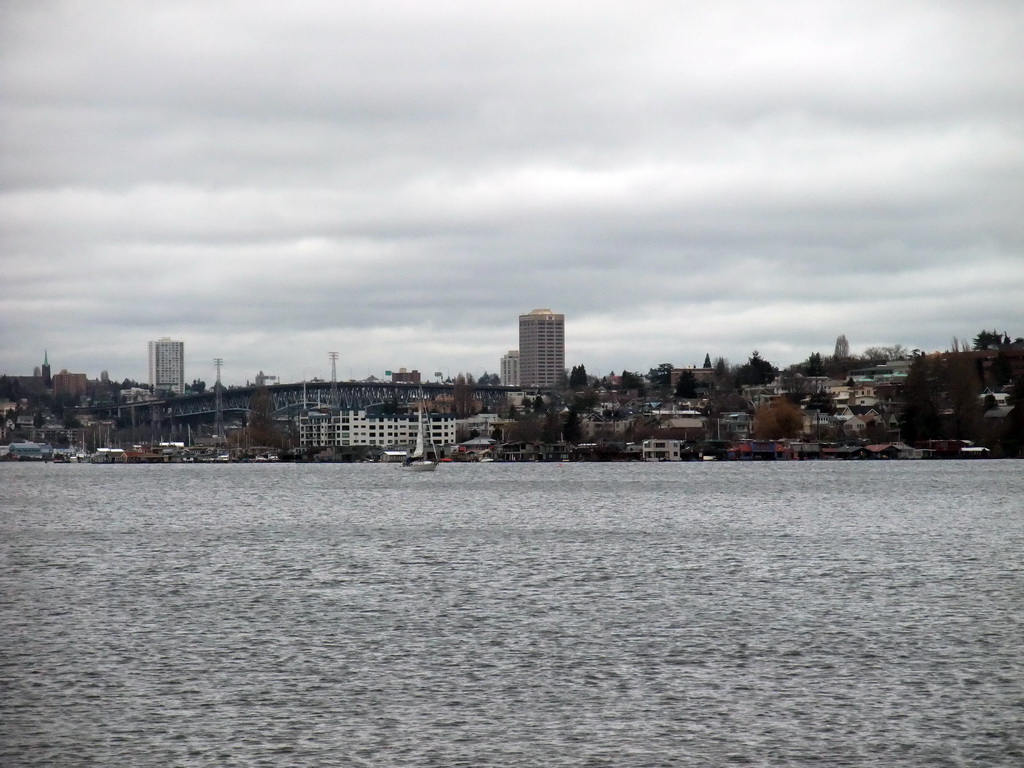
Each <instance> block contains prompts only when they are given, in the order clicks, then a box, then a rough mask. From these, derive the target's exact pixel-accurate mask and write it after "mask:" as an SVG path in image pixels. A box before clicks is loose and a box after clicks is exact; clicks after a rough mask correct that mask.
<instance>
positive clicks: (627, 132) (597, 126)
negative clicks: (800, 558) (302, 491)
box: [0, 0, 1024, 384]
mask: <svg viewBox="0 0 1024 768" xmlns="http://www.w3.org/2000/svg"><path fill="white" fill-rule="evenodd" d="M1022 51H1024V3H1020V2H1015V1H1013V0H1007V1H1006V2H985V1H984V0H971V1H970V2H967V1H965V2H942V0H929V1H927V2H912V1H905V2H898V3H894V2H891V0H885V1H882V2H872V1H871V0H868V1H865V0H857V2H841V1H839V2H836V1H833V2H827V3H822V2H817V1H814V2H810V1H808V2H801V1H800V0H790V2H786V3H779V2H719V3H711V2H679V1H676V2H646V1H644V0H640V1H638V0H631V1H630V2H618V3H611V2H596V1H595V0H587V2H582V1H581V2H576V1H575V0H572V1H566V0H558V1H557V2H551V0H546V1H545V2H532V1H530V0H526V1H524V0H516V1H515V2H447V1H445V0H430V1H429V2H423V1H422V0H415V1H409V2H387V1H386V0H383V1H382V0H378V1H377V2H373V3H363V2H360V3H356V2H350V1H349V2H346V1H344V0H340V1H339V0H324V2H303V1H301V0H299V1H297V2H290V3H279V2H257V1H255V0H245V2H210V0H196V1H195V2H175V1H174V0H161V2H153V3H138V2H127V1H126V2H111V1H110V0H91V1H90V2H81V0H76V1H75V2H50V1H48V0H5V2H3V3H2V4H0V74H2V92H0V98H2V104H0V142H2V146H0V185H2V187H0V194H2V202H0V249H2V250H0V254H2V265H0V266H2V279H0V323H2V333H0V372H2V373H13V374H30V373H31V372H32V369H33V367H34V366H37V365H39V364H40V363H41V362H42V357H43V353H44V350H46V351H48V354H49V360H50V363H51V365H52V367H53V368H54V370H55V371H56V370H59V369H61V368H67V369H68V370H71V371H74V372H84V373H87V374H88V375H89V376H90V377H95V376H98V375H99V373H100V371H101V370H108V371H109V372H110V375H111V376H112V377H115V378H117V379H121V378H125V377H130V378H134V379H138V380H140V381H144V380H145V379H146V377H147V368H146V359H147V358H146V355H147V342H148V341H149V340H152V339H158V338H161V337H164V336H170V337H172V338H174V339H178V340H182V341H184V342H185V352H186V371H185V374H186V378H188V379H189V380H191V379H193V378H201V379H204V380H206V381H207V382H210V381H212V379H213V377H214V365H213V358H214V357H221V358H223V359H224V361H225V362H224V369H223V379H224V381H225V383H228V384H233V383H244V382H245V381H246V380H247V379H252V378H253V377H254V376H255V374H256V373H257V371H259V370H261V369H262V370H263V371H265V372H266V373H269V374H276V375H278V376H280V377H281V379H282V380H286V381H287V380H291V381H298V380H301V379H302V378H311V377H315V376H319V377H322V378H329V377H330V361H329V355H328V353H329V352H330V351H336V352H338V353H339V359H338V377H339V378H340V379H348V378H364V377H366V376H367V375H369V374H375V375H377V376H382V375H383V372H384V371H385V370H397V369H398V368H399V367H406V368H409V369H414V368H415V369H419V370H420V371H422V372H424V373H433V372H434V371H443V372H445V374H446V375H452V376H454V375H455V374H456V373H457V372H459V371H467V372H470V373H473V374H474V375H479V374H481V373H483V372H484V371H489V372H495V371H497V370H498V367H499V360H500V358H501V356H502V355H503V354H504V353H505V352H506V351H507V350H509V349H514V348H515V347H517V346H518V320H517V318H518V315H519V314H521V313H525V312H529V311H530V310H532V309H535V308H541V307H543V308H550V309H552V310H554V311H555V312H561V313H564V314H565V316H566V364H567V365H569V366H572V365H577V364H583V365H585V366H586V367H587V370H588V372H590V373H592V374H599V375H601V374H605V373H608V372H610V371H613V370H614V371H616V372H620V371H621V370H623V369H628V370H640V371H646V370H647V369H649V368H651V367H653V366H656V365H658V364H659V363H662V362H671V363H674V364H676V365H691V364H697V365H700V364H701V363H702V362H703V360H704V355H705V353H710V354H711V356H712V358H715V357H717V356H720V355H721V356H724V357H726V358H728V359H729V360H730V361H732V362H742V361H745V360H746V359H747V357H748V356H749V355H750V353H751V352H752V351H753V350H755V349H757V350H759V351H760V352H761V354H762V355H763V356H764V357H766V358H768V359H769V360H771V361H773V362H775V363H776V364H778V365H787V364H789V363H794V362H799V361H801V360H803V359H805V358H806V357H807V356H808V355H809V354H810V353H811V352H815V351H818V352H822V353H825V354H831V352H832V349H833V346H834V344H835V340H836V337H837V336H838V335H839V334H845V335H846V336H847V337H848V339H849V341H850V346H851V350H852V351H853V352H859V351H861V350H863V348H865V347H868V346H875V345H890V344H903V345H906V346H908V347H910V348H915V347H916V348H921V349H924V350H926V351H930V350H936V349H946V348H948V347H949V346H950V343H951V340H952V338H953V337H959V338H969V337H972V336H973V335H974V334H976V333H977V332H978V331H980V330H982V329H995V330H999V331H1004V330H1005V331H1008V332H1009V333H1010V334H1011V335H1014V336H1021V335H1024V237H1022V235H1024V55H1022Z"/></svg>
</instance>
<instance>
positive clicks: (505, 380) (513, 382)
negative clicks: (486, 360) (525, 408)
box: [501, 349, 519, 387]
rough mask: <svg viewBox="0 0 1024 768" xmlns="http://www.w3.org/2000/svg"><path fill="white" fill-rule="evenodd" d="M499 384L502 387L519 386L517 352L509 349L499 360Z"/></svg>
mask: <svg viewBox="0 0 1024 768" xmlns="http://www.w3.org/2000/svg"><path fill="white" fill-rule="evenodd" d="M501 384H502V386H504V387H518V386H519V350H518V349H510V350H509V351H508V354H507V355H505V356H504V357H502V358H501Z"/></svg>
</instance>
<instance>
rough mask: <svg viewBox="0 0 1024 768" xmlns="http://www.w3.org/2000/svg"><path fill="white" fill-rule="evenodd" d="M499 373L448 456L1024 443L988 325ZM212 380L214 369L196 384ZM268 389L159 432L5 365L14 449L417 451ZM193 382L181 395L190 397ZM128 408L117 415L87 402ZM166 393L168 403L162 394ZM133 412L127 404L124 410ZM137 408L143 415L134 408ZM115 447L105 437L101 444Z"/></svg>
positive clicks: (446, 443)
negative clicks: (791, 352) (699, 357)
mask: <svg viewBox="0 0 1024 768" xmlns="http://www.w3.org/2000/svg"><path fill="white" fill-rule="evenodd" d="M496 385H497V382H496V381H494V380H493V379H492V378H490V377H486V376H485V377H483V380H482V381H475V380H474V379H473V377H471V376H467V375H464V374H459V375H458V376H457V377H456V378H455V379H454V380H451V381H450V382H449V383H448V388H447V389H445V390H444V391H443V392H442V393H441V394H435V395H434V396H433V397H431V398H430V399H429V400H427V401H425V402H424V410H425V411H426V413H425V416H424V418H427V419H430V425H431V428H432V429H433V430H434V435H435V438H436V442H437V452H438V454H439V455H441V456H443V457H445V458H446V459H450V460H452V461H480V460H497V461H570V460H590V461H611V460H641V459H644V460H650V461H684V460H697V459H703V460H707V459H717V460H727V459H736V460H745V459H749V460H755V459H770V460H778V459H860V458H877V459H911V458H946V457H958V458H967V457H971V458H975V457H1020V456H1021V455H1022V449H1024V339H1021V338H1015V339H1012V338H1010V336H1009V335H1008V334H1006V333H997V332H995V331H991V332H990V331H983V332H981V333H979V334H978V335H977V336H976V337H974V339H973V340H972V341H971V342H960V341H956V340H954V343H953V345H952V348H951V349H949V350H946V351H944V352H934V353H924V352H922V351H920V350H907V349H906V348H904V347H902V346H895V347H886V348H873V349H868V350H865V351H864V352H863V353H861V354H858V355H852V354H851V353H850V351H849V346H848V343H847V342H846V340H845V337H842V336H841V337H839V339H837V341H836V347H835V350H834V351H833V354H831V355H822V354H820V353H815V354H812V355H810V356H809V357H808V359H807V360H805V361H804V362H803V363H801V364H798V365H793V366H790V367H788V368H786V369H782V370H780V369H778V368H776V367H775V366H774V365H772V364H771V363H770V362H769V361H767V360H765V359H764V358H763V357H762V356H761V355H760V354H759V353H758V352H757V351H755V352H753V353H752V354H751V355H750V356H749V358H748V359H747V360H746V361H743V362H742V363H739V364H733V363H730V362H729V361H727V360H725V359H724V358H721V357H719V358H717V359H714V360H713V359H712V357H711V355H710V354H706V355H705V358H704V363H703V365H701V366H692V367H677V366H674V365H673V364H671V363H663V364H661V365H659V366H657V367H655V368H652V369H650V370H649V371H647V372H646V373H641V372H638V371H628V370H624V371H621V372H620V373H609V374H607V375H604V376H594V375H591V374H589V373H588V372H587V370H586V368H585V366H584V365H575V366H573V367H572V368H571V369H570V370H568V371H566V373H565V376H564V378H563V381H562V382H561V384H560V385H559V386H556V387H552V388H549V389H545V390H516V391H503V392H502V393H501V395H502V397H501V400H500V405H497V406H495V405H493V403H494V402H496V401H495V399H494V398H490V400H489V403H488V402H485V401H484V399H483V398H481V397H479V393H480V392H481V391H482V390H481V388H487V387H492V386H493V387H496ZM193 388H194V389H195V390H197V391H202V389H203V388H205V384H204V383H203V382H199V381H196V382H193ZM264 391H265V390H264V389H262V385H261V387H258V388H257V389H256V392H255V394H254V395H253V398H252V402H251V403H250V405H249V409H248V411H247V412H246V413H245V414H244V415H243V416H242V417H241V418H236V419H234V420H232V421H230V422H228V423H226V424H223V425H221V431H220V432H218V433H216V434H215V433H214V432H213V429H212V427H211V425H210V424H203V423H201V422H196V423H195V424H194V425H193V424H192V423H189V424H187V425H183V424H178V425H175V426H174V432H173V434H171V433H167V434H165V433H163V432H162V431H161V432H159V433H157V432H158V430H156V429H155V428H154V429H153V430H149V431H147V428H146V425H145V424H144V423H136V415H135V414H136V407H131V408H130V409H129V407H128V406H137V407H142V406H145V405H146V403H147V402H156V401H157V398H158V395H159V396H160V397H164V398H167V397H168V396H170V397H173V395H168V393H155V392H153V391H152V390H151V388H147V387H146V386H144V385H140V384H138V383H137V382H131V381H127V380H125V381H124V382H121V383H117V382H114V381H111V379H110V377H109V376H106V375H105V374H104V376H101V378H100V379H98V380H89V379H88V378H87V377H86V376H85V375H84V374H69V373H68V372H67V371H61V373H59V374H53V375H50V374H49V371H48V369H46V370H44V371H37V372H36V374H35V375H33V376H7V375H5V376H2V377H0V414H2V426H0V455H2V456H4V457H6V458H8V459H15V458H17V459H26V458H35V459H43V460H46V459H47V458H56V460H61V459H63V458H66V457H70V456H76V457H77V456H82V455H89V456H93V457H95V456H97V455H102V460H103V461H126V462H127V461H133V460H134V461H181V460H211V461H212V460H245V459H250V460H256V459H265V460H269V459H273V460H280V459H285V460H303V461H364V460H380V461H387V460H390V459H394V458H397V457H400V456H402V455H404V451H405V450H406V449H407V447H408V441H409V435H410V434H413V433H414V432H415V427H414V424H415V420H416V418H417V416H416V415H415V412H414V409H412V408H409V407H405V408H401V407H389V406H388V404H382V406H381V407H376V406H367V407H364V408H361V409H357V410H351V411H346V410H342V409H340V408H339V407H336V406H335V407H332V406H329V405H317V406H310V407H306V408H303V409H301V410H299V411H292V412H289V413H283V412H277V411H274V410H273V408H272V406H271V405H270V401H269V398H267V397H266V396H265V394H264V395H262V396H261V392H264ZM189 394H191V393H190V392H186V394H185V395H183V396H186V397H187V396H189ZM95 402H112V403H115V404H123V405H124V406H125V407H124V408H123V409H119V410H118V411H117V414H118V415H117V416H115V417H112V418H103V417H98V416H96V415H95V413H96V412H95V411H94V410H92V411H91V410H90V409H89V408H88V406H89V405H90V404H92V403H95ZM160 402H166V400H164V401H160ZM129 412H130V413H131V417H130V419H129V416H128V415H127V414H128V413H129ZM129 421H130V422H131V423H129ZM101 448H102V449H107V450H106V451H104V452H100V450H99V449H101Z"/></svg>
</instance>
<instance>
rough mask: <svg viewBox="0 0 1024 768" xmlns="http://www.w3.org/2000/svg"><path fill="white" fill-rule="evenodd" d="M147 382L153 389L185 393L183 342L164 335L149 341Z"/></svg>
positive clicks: (179, 393)
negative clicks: (157, 339) (158, 339)
mask: <svg viewBox="0 0 1024 768" xmlns="http://www.w3.org/2000/svg"><path fill="white" fill-rule="evenodd" d="M149 383H150V386H152V387H153V390H154V391H168V390H169V391H171V392H174V393H175V394H178V395H181V394H184V393H185V342H183V341H171V339H170V338H168V337H166V336H165V337H164V338H162V339H160V341H151V342H149Z"/></svg>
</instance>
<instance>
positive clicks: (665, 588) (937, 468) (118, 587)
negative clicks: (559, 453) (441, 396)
mask: <svg viewBox="0 0 1024 768" xmlns="http://www.w3.org/2000/svg"><path fill="white" fill-rule="evenodd" d="M0 483H2V488H3V492H2V497H0V499H2V501H0V508H2V512H0V633H2V634H0V764H2V765H3V766H6V767H8V768H10V767H12V766H24V765H39V766H64V765H69V766H77V765H97V766H115V765H116V766H150V765H151V766H170V765H174V766H234V765H237V766H243V765H244V766H256V765H266V766H280V765H304V766H307V765H308V766H316V765H325V766H327V765H331V766H675V765H679V766H718V765H757V766H776V765H779V766H783V765H785V766H803V765H822V766H847V765H849V766H986V767H988V766H1021V765H1024V462H1009V461H977V462H899V463H886V462H864V463H844V462H814V463H780V464H773V463H756V464H750V463H747V464H735V463H721V464H716V463H693V464H646V465H640V464H629V465H621V464H608V465H602V464H564V465H556V464H551V465H510V464H477V465H446V466H442V467H441V468H440V469H439V470H438V471H437V472H436V473H433V474H424V473H405V472H402V471H400V470H399V469H398V468H397V467H394V466H376V465H313V466H298V465H287V464H282V465H266V464H264V465H164V466H91V465H49V464H47V465H39V464H35V465H32V464H4V465H0Z"/></svg>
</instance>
